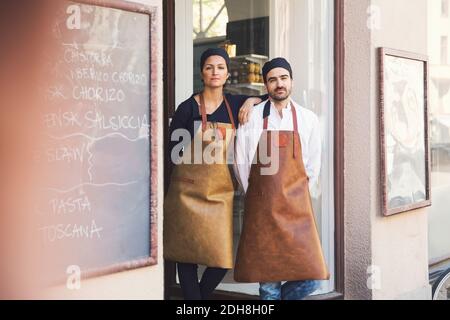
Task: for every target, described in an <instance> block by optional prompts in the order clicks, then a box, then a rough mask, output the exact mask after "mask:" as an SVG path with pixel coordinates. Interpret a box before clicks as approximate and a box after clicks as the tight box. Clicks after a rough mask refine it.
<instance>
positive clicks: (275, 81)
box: [266, 68, 292, 101]
mask: <svg viewBox="0 0 450 320" xmlns="http://www.w3.org/2000/svg"><path fill="white" fill-rule="evenodd" d="M266 88H267V92H268V94H269V97H271V98H272V99H273V100H275V101H284V100H286V99H288V98H289V97H290V96H291V92H292V79H291V76H290V74H289V71H287V70H286V69H284V68H275V69H272V70H270V72H269V73H268V74H267V81H266Z"/></svg>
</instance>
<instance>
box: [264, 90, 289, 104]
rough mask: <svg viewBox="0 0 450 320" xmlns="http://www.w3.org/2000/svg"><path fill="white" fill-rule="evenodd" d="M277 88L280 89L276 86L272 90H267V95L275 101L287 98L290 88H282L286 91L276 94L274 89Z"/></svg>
mask: <svg viewBox="0 0 450 320" xmlns="http://www.w3.org/2000/svg"><path fill="white" fill-rule="evenodd" d="M278 89H280V88H277V89H275V90H274V91H272V92H269V97H271V98H272V99H273V100H275V101H277V102H281V101H284V100H286V99H288V98H289V97H290V96H291V90H288V89H287V88H283V89H284V90H286V93H284V94H277V93H276V91H277V90H278Z"/></svg>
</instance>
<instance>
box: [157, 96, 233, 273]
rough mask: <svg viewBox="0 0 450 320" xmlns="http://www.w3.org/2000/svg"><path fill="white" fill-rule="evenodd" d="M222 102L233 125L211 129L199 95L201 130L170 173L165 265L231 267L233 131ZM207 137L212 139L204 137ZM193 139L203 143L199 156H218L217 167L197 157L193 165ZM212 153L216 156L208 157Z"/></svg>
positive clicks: (201, 97)
mask: <svg viewBox="0 0 450 320" xmlns="http://www.w3.org/2000/svg"><path fill="white" fill-rule="evenodd" d="M224 101H225V105H226V107H227V111H228V114H229V116H230V120H231V124H227V123H211V122H207V116H206V108H205V103H204V100H203V96H202V95H200V113H201V116H202V126H201V128H199V129H198V131H197V132H196V136H195V138H194V139H193V140H192V141H191V145H190V146H189V147H187V148H190V150H191V154H190V155H189V154H188V153H187V155H186V152H184V153H183V160H187V161H188V162H184V161H183V163H182V164H179V165H176V166H175V168H174V171H173V173H172V178H171V183H170V187H169V191H168V193H167V196H166V199H165V202H164V232H163V234H164V235H163V237H164V258H165V259H167V260H170V261H174V262H183V263H195V264H200V265H206V266H209V267H217V268H225V269H231V268H232V267H233V196H234V186H233V181H232V178H231V174H230V170H229V167H228V164H227V161H226V160H227V157H228V154H227V150H228V146H229V144H230V142H231V141H232V140H233V138H234V135H235V128H236V126H235V122H234V119H233V114H232V112H231V108H230V105H229V103H228V101H227V100H226V98H225V97H224ZM211 130H212V131H211ZM207 132H209V133H211V132H212V133H213V134H212V135H210V136H208V135H206V133H207ZM195 139H199V140H196V141H202V142H201V144H200V145H201V152H202V155H203V154H204V152H205V150H206V152H209V153H208V154H212V155H214V156H218V158H220V159H221V160H220V161H218V162H219V163H213V164H207V163H205V159H204V158H203V156H201V164H195V163H194V148H195V147H194V144H195V142H194V140H195ZM212 147H213V149H214V150H215V152H210V151H211V150H212ZM208 150H209V151H208ZM217 152H218V153H217ZM186 157H188V158H189V159H187V158H186ZM214 159H216V158H214ZM197 160H199V159H198V155H197ZM186 163H189V164H186ZM209 163H211V162H209Z"/></svg>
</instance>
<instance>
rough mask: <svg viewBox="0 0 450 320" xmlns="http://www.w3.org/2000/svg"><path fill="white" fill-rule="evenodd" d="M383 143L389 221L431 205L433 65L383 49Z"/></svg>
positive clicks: (385, 208)
mask: <svg viewBox="0 0 450 320" xmlns="http://www.w3.org/2000/svg"><path fill="white" fill-rule="evenodd" d="M379 58H380V143H381V184H382V210H383V214H384V215H385V216H390V215H393V214H398V213H401V212H405V211H410V210H413V209H417V208H422V207H426V206H430V205H431V198H430V161H429V139H428V100H427V92H428V59H427V57H426V56H422V55H418V54H413V53H409V52H403V51H398V50H393V49H387V48H380V49H379Z"/></svg>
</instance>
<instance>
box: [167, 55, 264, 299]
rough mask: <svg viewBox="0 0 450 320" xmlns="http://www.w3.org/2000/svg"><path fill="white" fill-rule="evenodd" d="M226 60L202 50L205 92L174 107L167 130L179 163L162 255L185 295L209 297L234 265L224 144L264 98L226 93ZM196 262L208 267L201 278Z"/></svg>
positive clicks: (174, 158)
mask: <svg viewBox="0 0 450 320" xmlns="http://www.w3.org/2000/svg"><path fill="white" fill-rule="evenodd" d="M229 62H230V59H229V57H228V54H227V53H226V51H225V50H223V49H208V50H206V51H205V52H204V53H203V54H202V57H201V63H200V66H201V76H202V81H203V84H204V88H203V92H201V93H200V94H196V95H194V96H192V97H191V98H189V99H188V100H186V101H185V102H183V103H182V104H181V105H180V106H179V107H178V109H177V111H176V113H175V115H174V117H173V120H172V123H171V126H170V130H169V133H170V138H171V142H170V143H169V151H170V155H171V160H172V162H173V163H177V165H176V166H175V167H174V170H173V172H172V177H171V183H170V187H169V191H168V193H167V197H166V200H165V204H164V257H165V259H167V260H170V261H174V262H177V268H178V275H179V280H180V285H181V288H182V291H183V295H184V298H185V299H186V300H201V299H208V298H209V296H210V295H211V294H212V292H213V291H214V289H215V288H216V287H217V285H218V284H219V283H220V282H221V281H222V279H223V278H224V276H225V274H226V272H227V270H228V269H231V268H232V267H233V228H232V226H233V196H234V186H233V181H232V178H231V174H230V170H229V167H228V164H230V163H229V161H227V160H228V159H229V154H228V149H232V148H231V147H230V148H228V146H229V144H230V142H231V141H233V138H234V133H235V130H236V125H237V119H238V115H240V116H241V119H242V118H245V115H246V114H247V113H248V110H249V109H250V108H251V106H253V105H254V104H257V103H259V102H261V101H262V98H265V97H267V96H263V97H255V98H249V97H247V96H236V95H230V94H227V95H224V93H223V89H224V85H225V83H226V81H227V79H228V77H229ZM244 104H245V106H244V107H243V105H244ZM240 111H241V114H239V112H240ZM187 132H189V139H184V141H181V143H180V139H179V138H178V137H180V136H183V135H184V137H186V133H187ZM173 140H175V141H173ZM186 140H188V141H186ZM199 146H200V147H199ZM182 149H183V152H182V154H180V153H181V150H182ZM231 159H232V158H231ZM218 160H220V161H218ZM180 162H181V163H180ZM198 264H201V265H205V266H207V269H206V270H205V272H204V274H203V276H202V279H201V281H200V282H199V281H198V276H197V267H198Z"/></svg>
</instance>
